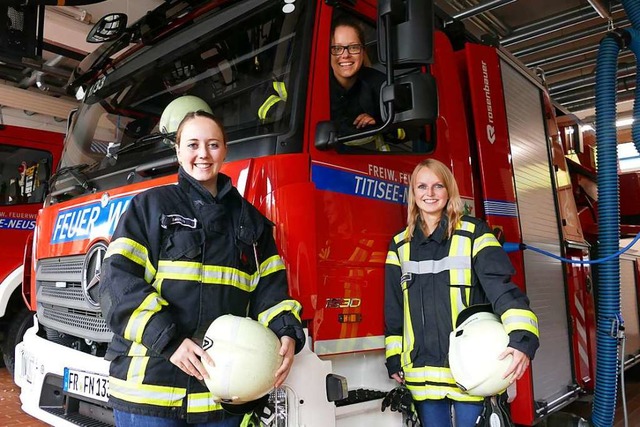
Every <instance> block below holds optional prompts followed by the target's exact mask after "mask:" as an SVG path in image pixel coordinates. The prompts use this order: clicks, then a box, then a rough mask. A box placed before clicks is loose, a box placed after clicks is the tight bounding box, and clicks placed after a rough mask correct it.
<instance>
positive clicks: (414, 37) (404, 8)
mask: <svg viewBox="0 0 640 427" xmlns="http://www.w3.org/2000/svg"><path fill="white" fill-rule="evenodd" d="M387 15H389V16H390V18H391V19H390V22H391V26H390V28H389V29H388V30H390V32H391V37H390V39H391V43H392V46H391V55H392V62H393V64H394V66H396V67H413V66H416V65H424V64H430V63H431V62H433V0H380V1H378V58H379V59H380V62H381V63H383V64H386V62H387V48H386V44H387V36H386V34H387V28H386V22H387V20H386V16H387Z"/></svg>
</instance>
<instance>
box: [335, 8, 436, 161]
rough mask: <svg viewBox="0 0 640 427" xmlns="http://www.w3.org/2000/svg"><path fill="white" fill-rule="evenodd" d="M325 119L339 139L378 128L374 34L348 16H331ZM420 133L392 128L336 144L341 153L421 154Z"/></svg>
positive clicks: (379, 81) (381, 70) (380, 72)
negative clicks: (328, 118) (327, 117)
mask: <svg viewBox="0 0 640 427" xmlns="http://www.w3.org/2000/svg"><path fill="white" fill-rule="evenodd" d="M329 54H330V64H331V70H330V71H329V87H330V97H331V100H330V101H331V102H330V104H331V120H332V121H333V122H334V123H335V124H336V126H337V128H338V133H339V135H351V134H355V133H358V132H360V131H364V130H367V129H370V128H373V127H376V126H380V125H382V124H383V122H384V120H383V114H382V111H381V105H380V89H381V87H383V86H384V85H385V84H386V76H385V67H384V65H383V64H381V63H380V62H379V60H378V51H377V41H376V30H375V27H374V26H373V25H371V24H370V23H368V22H366V21H364V20H361V19H359V18H357V17H355V16H354V15H351V14H348V13H344V12H339V11H338V12H336V13H335V15H334V18H333V22H332V26H331V45H330V46H329ZM425 135H426V134H425V131H424V129H418V128H412V129H408V128H406V127H404V128H400V127H392V128H391V129H388V130H386V131H385V132H383V133H381V134H378V135H375V136H369V137H364V138H360V139H356V140H354V141H349V142H344V143H341V144H340V145H339V147H338V151H339V152H341V153H360V154H363V153H367V152H371V153H380V152H398V153H407V152H409V153H411V152H418V153H422V152H426V151H427V143H426V141H425Z"/></svg>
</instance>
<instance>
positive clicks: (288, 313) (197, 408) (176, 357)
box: [100, 97, 304, 427]
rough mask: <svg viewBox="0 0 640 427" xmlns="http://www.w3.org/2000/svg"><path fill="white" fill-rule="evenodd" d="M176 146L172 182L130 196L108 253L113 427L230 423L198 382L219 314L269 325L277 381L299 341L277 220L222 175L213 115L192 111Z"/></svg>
mask: <svg viewBox="0 0 640 427" xmlns="http://www.w3.org/2000/svg"><path fill="white" fill-rule="evenodd" d="M191 98H193V97H191ZM174 102H175V101H174ZM167 108H169V107H167ZM178 110H180V109H178ZM183 116H184V112H183V113H182V115H181V116H180V117H183ZM166 130H167V131H169V132H171V130H172V129H166ZM176 152H177V157H178V161H179V164H180V168H179V172H178V183H177V185H165V186H160V187H155V188H151V189H149V190H147V191H145V192H143V193H140V194H138V195H136V196H135V197H134V198H133V199H132V200H131V203H130V206H129V208H128V209H127V211H126V212H125V213H124V214H123V216H122V218H121V219H120V221H119V223H118V226H117V229H116V231H115V233H114V235H113V237H112V241H111V244H110V245H109V249H108V251H107V254H106V256H105V261H104V265H103V269H102V278H101V283H100V287H101V288H100V291H101V303H102V310H103V313H104V315H105V318H106V320H107V324H108V325H109V327H110V328H111V330H112V331H113V333H114V336H113V340H112V342H111V343H110V345H109V349H108V351H107V354H106V356H105V357H106V358H107V359H108V360H110V361H111V364H110V369H109V392H110V403H111V404H112V406H113V408H114V416H115V421H116V425H118V426H142V425H144V426H172V427H173V426H188V425H191V424H197V425H198V426H211V427H214V426H215V427H222V426H224V427H227V426H228V427H231V426H233V427H236V426H239V425H240V422H241V420H242V418H241V416H239V415H234V414H232V413H230V412H226V411H225V410H224V409H223V408H222V406H223V405H221V404H219V403H216V402H214V401H213V399H212V394H211V393H210V392H209V391H208V389H207V388H206V386H205V385H204V383H203V382H202V381H203V379H204V378H205V377H207V378H208V374H207V371H206V369H205V367H204V365H203V361H205V362H208V363H209V364H214V363H215V361H212V360H211V358H210V357H209V356H208V354H207V353H206V352H205V351H204V350H203V349H202V348H201V346H200V344H201V342H202V339H203V336H204V333H205V332H206V330H207V328H208V326H209V325H210V324H211V323H212V321H213V320H214V319H216V318H218V317H219V316H221V315H224V314H233V315H236V316H242V317H245V316H250V317H252V318H253V319H256V320H258V321H260V322H261V323H262V324H264V325H265V326H268V327H269V328H270V329H271V330H272V331H273V332H274V333H275V334H276V335H277V336H278V337H279V339H280V341H281V349H280V355H282V356H283V357H284V358H283V362H282V365H281V366H280V369H279V370H278V372H276V377H275V378H274V384H275V386H276V387H278V386H280V385H281V384H282V383H283V381H284V380H285V379H286V377H287V375H288V373H289V371H290V369H291V366H292V363H293V357H294V353H295V352H297V351H300V350H301V349H302V346H303V344H304V333H303V331H302V328H301V324H300V316H299V312H300V308H301V307H300V304H299V303H298V302H297V301H295V300H292V299H291V298H290V297H289V295H288V287H287V279H286V272H285V269H284V264H283V262H282V259H281V258H280V256H279V255H278V252H277V248H276V244H275V241H274V237H273V224H272V223H271V222H270V221H269V220H267V219H266V218H265V217H264V216H262V214H260V212H259V211H258V210H257V209H256V208H254V207H253V206H252V205H251V204H250V203H249V202H247V201H246V200H245V199H244V198H243V197H242V196H241V195H240V193H239V192H238V190H237V189H236V188H235V187H234V186H233V185H232V183H231V179H230V178H229V177H228V176H226V175H224V174H222V173H221V172H220V169H221V167H222V164H223V162H224V159H225V156H226V154H227V141H226V135H225V132H224V128H223V126H222V124H221V123H220V121H219V120H218V119H216V118H215V117H214V116H213V115H212V114H210V113H209V112H205V111H197V112H190V113H188V114H187V115H186V116H184V119H183V120H182V121H181V122H180V125H179V126H178V128H177V131H176Z"/></svg>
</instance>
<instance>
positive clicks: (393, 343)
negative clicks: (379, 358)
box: [384, 335, 402, 358]
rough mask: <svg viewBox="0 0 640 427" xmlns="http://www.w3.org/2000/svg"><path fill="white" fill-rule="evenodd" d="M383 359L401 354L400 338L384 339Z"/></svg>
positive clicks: (390, 337)
mask: <svg viewBox="0 0 640 427" xmlns="http://www.w3.org/2000/svg"><path fill="white" fill-rule="evenodd" d="M384 348H385V357H386V358H389V357H391V356H397V355H399V354H401V353H402V337H401V336H399V335H390V336H388V337H385V339H384Z"/></svg>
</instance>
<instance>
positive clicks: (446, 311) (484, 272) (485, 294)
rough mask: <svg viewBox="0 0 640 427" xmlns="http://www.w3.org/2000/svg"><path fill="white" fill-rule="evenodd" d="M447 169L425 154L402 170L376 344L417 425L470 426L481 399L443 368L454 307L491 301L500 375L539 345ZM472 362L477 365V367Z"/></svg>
mask: <svg viewBox="0 0 640 427" xmlns="http://www.w3.org/2000/svg"><path fill="white" fill-rule="evenodd" d="M463 212H464V209H463V202H462V199H461V198H460V193H459V191H458V185H457V183H456V181H455V178H454V177H453V174H452V173H451V171H450V170H449V169H448V168H447V167H446V166H445V165H444V164H443V163H441V162H439V161H437V160H434V159H427V160H424V161H422V162H421V163H420V164H418V166H416V168H415V169H414V171H413V174H412V175H411V183H410V188H409V198H408V213H407V222H408V224H407V227H406V228H405V229H404V230H402V231H401V232H400V233H398V234H397V235H396V236H395V237H394V238H393V239H392V240H391V243H390V245H389V252H388V255H387V260H386V273H385V274H386V277H385V298H384V300H385V303H384V304H385V308H384V310H385V347H386V360H387V361H386V365H387V370H388V373H389V376H390V377H392V378H394V379H395V380H396V381H397V382H399V383H404V384H405V385H406V387H407V388H408V389H409V390H410V392H411V395H412V397H413V400H414V406H415V408H416V411H417V413H418V417H419V418H420V421H421V423H422V425H423V426H426V427H430V426H434V427H443V426H451V425H452V422H451V414H452V412H453V413H454V414H455V425H456V427H471V426H474V425H475V423H476V419H477V417H478V416H479V415H480V413H481V411H482V401H483V399H484V398H483V397H480V396H472V395H469V394H467V393H465V392H464V391H462V390H461V389H460V388H459V387H458V386H457V385H456V381H455V380H454V378H453V376H452V374H451V370H450V369H449V367H448V350H449V334H450V333H451V331H452V330H453V325H455V324H456V319H457V317H458V314H459V313H460V312H461V311H462V310H463V309H464V308H465V307H468V306H470V305H478V304H486V303H490V304H491V308H492V310H493V312H494V313H495V314H497V315H498V316H500V318H501V321H502V323H503V325H504V327H505V330H506V331H507V332H508V334H509V344H508V347H507V349H506V350H505V351H504V352H503V353H502V354H501V355H500V359H504V358H506V357H512V362H511V364H510V365H509V368H508V369H507V372H505V373H504V377H503V378H510V381H511V382H513V381H515V380H516V379H519V378H521V377H522V375H523V374H524V372H525V371H526V369H527V367H528V366H529V363H530V360H531V359H533V356H534V354H535V352H536V350H537V348H538V345H539V340H538V336H539V332H538V326H537V318H536V316H535V314H534V313H533V312H532V311H531V309H530V308H529V300H528V298H527V297H526V295H524V293H522V292H521V291H520V289H519V288H518V287H517V286H516V285H515V284H514V283H513V282H512V281H511V275H512V274H514V269H513V266H512V265H511V262H510V261H509V258H508V256H507V255H506V252H505V251H504V250H503V249H502V247H501V246H500V244H499V243H498V241H497V240H496V238H495V237H494V235H493V234H492V233H491V230H490V229H489V227H488V225H487V224H486V223H485V222H484V221H481V220H479V219H477V218H474V217H470V216H467V215H464V214H463ZM479 369H481V368H479Z"/></svg>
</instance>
